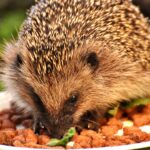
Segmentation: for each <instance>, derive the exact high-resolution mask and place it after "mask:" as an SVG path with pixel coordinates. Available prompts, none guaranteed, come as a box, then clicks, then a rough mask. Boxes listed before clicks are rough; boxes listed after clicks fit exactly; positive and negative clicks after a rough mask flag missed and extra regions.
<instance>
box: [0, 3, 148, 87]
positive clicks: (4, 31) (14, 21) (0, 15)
mask: <svg viewBox="0 0 150 150" xmlns="http://www.w3.org/2000/svg"><path fill="white" fill-rule="evenodd" d="M133 3H134V4H136V5H138V6H140V9H141V11H142V12H143V14H144V15H145V16H147V17H148V16H149V17H150V0H133ZM33 4H34V0H0V54H1V52H2V51H3V49H4V45H5V43H6V42H8V41H10V40H11V39H14V38H17V32H18V31H19V28H20V25H21V24H22V22H23V20H24V19H25V17H26V12H27V10H28V9H29V8H30V7H31V5H33ZM2 89H3V87H2V84H1V83H0V90H2Z"/></svg>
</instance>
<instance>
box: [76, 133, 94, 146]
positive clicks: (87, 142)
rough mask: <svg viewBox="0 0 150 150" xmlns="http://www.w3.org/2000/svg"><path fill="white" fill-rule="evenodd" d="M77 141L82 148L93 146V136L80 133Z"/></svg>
mask: <svg viewBox="0 0 150 150" xmlns="http://www.w3.org/2000/svg"><path fill="white" fill-rule="evenodd" d="M75 143H78V144H79V145H80V146H81V147H82V148H90V147H91V138H90V137H88V136H84V135H79V136H78V137H76V138H75Z"/></svg>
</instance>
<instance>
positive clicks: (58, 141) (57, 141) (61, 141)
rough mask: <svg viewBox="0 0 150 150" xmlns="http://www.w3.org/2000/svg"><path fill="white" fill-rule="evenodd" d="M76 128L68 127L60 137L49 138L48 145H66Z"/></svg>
mask: <svg viewBox="0 0 150 150" xmlns="http://www.w3.org/2000/svg"><path fill="white" fill-rule="evenodd" d="M75 133H76V130H75V128H74V127H72V128H70V129H69V130H68V132H67V133H66V134H65V135H64V136H63V138H62V139H51V140H50V141H49V142H48V144H47V145H48V146H66V144H67V143H68V142H69V140H70V139H71V138H72V137H73V136H74V135H75Z"/></svg>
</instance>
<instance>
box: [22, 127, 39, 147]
mask: <svg viewBox="0 0 150 150" xmlns="http://www.w3.org/2000/svg"><path fill="white" fill-rule="evenodd" d="M23 134H24V137H25V140H26V143H35V144H36V143H37V136H36V134H35V133H34V132H33V130H31V129H25V130H24V131H23Z"/></svg>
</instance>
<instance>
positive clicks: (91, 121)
mask: <svg viewBox="0 0 150 150" xmlns="http://www.w3.org/2000/svg"><path fill="white" fill-rule="evenodd" d="M83 120H85V121H88V122H90V123H93V124H96V125H99V123H97V122H96V121H93V120H90V119H83Z"/></svg>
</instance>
